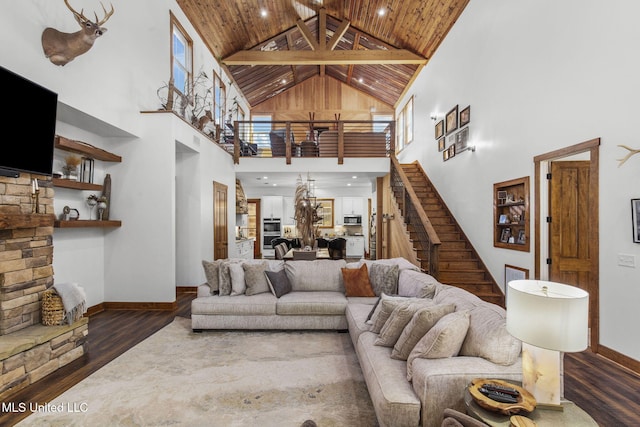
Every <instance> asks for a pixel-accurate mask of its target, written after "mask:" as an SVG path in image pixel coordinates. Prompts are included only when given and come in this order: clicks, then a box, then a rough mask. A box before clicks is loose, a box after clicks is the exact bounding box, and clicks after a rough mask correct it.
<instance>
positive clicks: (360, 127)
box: [219, 120, 395, 164]
mask: <svg viewBox="0 0 640 427" xmlns="http://www.w3.org/2000/svg"><path fill="white" fill-rule="evenodd" d="M394 141H395V123H394V122H393V121H358V120H327V121H323V120H313V121H235V122H234V123H233V126H231V125H227V126H226V130H225V131H224V132H223V133H222V135H221V137H220V141H219V143H220V144H223V145H224V146H225V148H226V149H227V150H228V151H229V152H230V153H232V154H233V157H234V162H235V163H239V162H240V159H241V158H242V157H284V158H286V162H287V164H290V163H291V158H292V157H332V158H337V161H338V164H342V163H343V161H344V158H345V157H388V156H389V154H390V153H394V151H395V145H394Z"/></svg>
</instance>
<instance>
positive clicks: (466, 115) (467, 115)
mask: <svg viewBox="0 0 640 427" xmlns="http://www.w3.org/2000/svg"><path fill="white" fill-rule="evenodd" d="M470 121H471V105H467V106H466V107H464V108H463V109H462V110H460V123H458V126H460V127H462V126H466V125H468V124H469V122H470Z"/></svg>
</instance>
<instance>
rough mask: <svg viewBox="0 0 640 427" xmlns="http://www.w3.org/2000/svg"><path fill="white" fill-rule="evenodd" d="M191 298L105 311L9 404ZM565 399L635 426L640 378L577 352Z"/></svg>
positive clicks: (9, 418)
mask: <svg viewBox="0 0 640 427" xmlns="http://www.w3.org/2000/svg"><path fill="white" fill-rule="evenodd" d="M193 298H195V294H194V293H180V294H178V297H177V301H178V304H177V306H178V307H177V309H176V310H174V311H128V310H108V311H104V312H101V313H97V314H95V315H93V316H91V317H90V319H89V338H88V341H89V351H88V352H87V354H85V355H84V356H83V357H81V358H80V359H78V360H76V361H74V362H72V363H70V364H69V365H67V366H65V367H63V368H61V369H58V370H57V371H55V372H54V373H52V374H50V375H48V376H46V377H45V378H43V379H42V380H40V381H38V382H37V383H35V384H32V385H31V386H29V387H26V388H24V389H22V390H19V391H18V392H16V393H15V394H14V395H12V396H11V398H9V399H8V401H9V402H15V403H16V405H17V404H18V403H20V402H24V403H26V404H27V405H29V403H38V404H43V403H47V402H49V401H51V400H52V399H54V398H55V397H57V396H58V395H60V394H61V393H63V392H64V391H66V390H67V389H69V388H71V387H72V386H73V385H75V384H77V383H79V382H80V381H82V380H83V379H84V378H86V377H88V376H89V375H91V374H92V373H93V372H95V371H97V370H98V369H100V368H101V367H103V366H104V365H106V364H107V363H109V362H110V361H111V360H113V359H115V358H116V357H118V356H119V355H121V354H122V353H124V352H125V351H127V350H128V349H129V348H131V347H133V346H134V345H136V344H138V343H139V342H141V341H143V340H144V339H145V338H147V337H149V336H150V335H152V334H154V333H155V332H157V331H158V330H160V329H162V328H163V327H164V326H166V325H168V324H169V323H171V322H172V321H173V319H174V317H175V316H182V317H190V315H191V300H192V299H193ZM564 383H565V397H566V398H567V399H569V400H572V401H574V402H575V403H576V404H577V405H578V406H580V407H581V408H583V409H584V410H585V411H586V412H588V413H589V415H591V416H592V417H593V418H594V419H595V420H596V421H597V422H598V424H599V425H601V426H605V427H610V426H611V427H627V426H628V427H631V426H639V425H640V375H637V374H635V373H634V372H632V371H630V370H627V369H625V368H623V367H621V366H620V365H618V364H616V363H614V362H611V361H610V360H608V359H605V358H603V357H601V356H599V355H596V354H593V353H590V352H582V353H577V354H567V355H565V376H564ZM27 416H28V413H19V412H8V413H2V414H0V426H13V425H15V424H16V423H17V422H19V421H20V420H22V419H24V418H25V417H27Z"/></svg>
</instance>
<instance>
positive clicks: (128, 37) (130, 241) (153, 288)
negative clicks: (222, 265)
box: [0, 0, 248, 306]
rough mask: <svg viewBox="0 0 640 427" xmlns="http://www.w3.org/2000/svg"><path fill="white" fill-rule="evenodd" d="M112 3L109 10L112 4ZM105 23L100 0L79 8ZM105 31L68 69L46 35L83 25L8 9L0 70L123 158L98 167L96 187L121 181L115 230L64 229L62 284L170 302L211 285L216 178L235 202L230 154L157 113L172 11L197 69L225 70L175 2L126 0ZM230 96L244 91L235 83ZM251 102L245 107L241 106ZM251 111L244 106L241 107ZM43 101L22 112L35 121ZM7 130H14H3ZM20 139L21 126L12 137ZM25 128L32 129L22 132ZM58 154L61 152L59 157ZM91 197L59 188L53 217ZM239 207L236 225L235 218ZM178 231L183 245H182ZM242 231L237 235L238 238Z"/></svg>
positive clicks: (41, 6) (57, 235) (38, 0)
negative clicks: (107, 178) (107, 180)
mask: <svg viewBox="0 0 640 427" xmlns="http://www.w3.org/2000/svg"><path fill="white" fill-rule="evenodd" d="M72 4H73V2H72ZM107 4H108V3H107ZM74 6H75V8H76V9H78V10H80V9H84V13H85V14H87V15H88V16H92V15H93V12H94V11H95V12H96V13H97V14H98V16H99V17H101V16H102V7H101V5H100V2H99V1H98V0H83V2H82V4H80V5H74ZM114 7H115V12H114V14H113V16H112V17H111V18H110V19H109V20H108V22H107V23H106V24H105V27H107V29H108V31H107V32H106V33H105V34H104V35H103V36H102V37H100V38H99V39H97V40H96V42H95V44H94V46H93V47H92V49H91V50H89V51H88V52H87V53H85V54H84V55H81V56H79V57H77V58H76V59H75V60H73V61H72V62H70V63H68V64H67V65H65V66H62V67H60V66H55V65H53V64H52V63H50V62H49V60H48V59H46V58H45V57H44V54H43V51H42V45H41V39H40V37H41V34H42V31H43V30H44V28H46V27H49V26H51V27H54V28H57V29H59V30H61V31H67V32H75V31H77V30H78V29H79V26H78V24H77V22H76V21H75V20H74V18H73V15H72V14H71V12H70V11H69V10H68V9H67V8H66V6H65V5H64V3H63V2H51V1H46V0H27V1H22V2H8V1H3V2H2V3H0V11H1V12H0V38H2V40H5V41H6V42H5V43H2V44H0V58H1V59H0V65H2V66H3V67H5V68H8V69H9V70H11V71H14V72H16V73H18V74H20V75H22V76H24V77H26V78H28V79H30V80H33V81H35V82H37V83H39V84H41V85H43V86H45V87H47V88H49V89H51V90H53V91H55V92H57V93H58V100H59V102H60V104H61V105H62V106H63V107H64V108H63V114H60V110H59V116H58V119H59V121H58V123H57V128H56V131H57V133H59V134H61V135H63V136H66V137H68V138H71V139H78V140H81V141H85V142H87V143H90V144H92V145H95V146H97V147H100V148H103V149H105V150H108V151H111V152H113V153H116V154H118V155H121V156H122V159H123V160H122V163H116V164H110V163H106V162H96V163H97V170H96V177H95V180H94V182H96V183H101V182H102V180H103V178H104V174H105V173H110V174H111V177H112V203H111V218H113V219H120V220H122V227H120V228H115V229H81V230H68V229H56V230H55V232H54V257H53V268H54V280H56V281H76V282H79V283H80V284H82V285H83V286H84V287H85V289H86V290H87V298H88V301H87V302H88V305H89V306H92V305H96V304H99V303H102V302H105V301H109V302H172V301H174V300H175V287H176V286H181V285H184V286H193V285H198V284H200V283H202V282H203V281H204V274H203V272H202V266H201V264H200V263H201V260H202V259H212V256H213V255H212V254H213V226H212V216H213V209H212V206H213V202H212V182H213V181H218V182H222V183H224V184H226V185H227V186H228V187H229V189H230V191H229V203H230V206H231V207H233V206H234V204H235V191H234V185H235V178H234V177H233V174H234V172H233V164H232V160H231V157H230V156H229V155H228V154H227V153H224V152H222V150H221V149H220V148H219V147H217V146H215V145H214V144H213V143H211V142H210V141H209V140H207V139H206V138H204V137H203V136H202V134H200V133H199V132H197V131H194V130H193V128H191V127H190V126H189V125H187V124H185V123H184V122H183V121H182V120H180V119H177V118H176V117H175V116H173V115H171V114H141V111H147V110H151V111H153V110H157V109H158V108H159V107H160V100H159V99H158V96H157V94H156V91H157V89H158V88H159V87H161V86H163V85H164V84H165V83H166V82H167V81H168V79H169V74H170V63H169V54H170V46H169V41H170V37H169V28H170V27H169V18H170V15H169V11H170V9H171V11H172V12H173V13H174V14H175V15H176V17H177V19H178V20H179V21H180V23H181V24H182V25H183V26H184V28H185V29H186V31H187V32H188V33H189V35H190V36H191V37H192V38H193V40H194V71H195V72H196V73H197V72H198V71H199V70H201V69H203V70H205V71H206V72H207V73H208V74H209V77H211V74H210V73H211V69H215V70H216V71H217V72H218V73H219V74H221V75H223V80H224V81H225V82H228V78H227V77H226V76H224V74H222V73H221V72H220V67H219V66H218V64H217V63H216V61H215V59H214V58H213V57H212V56H211V54H210V53H209V51H208V50H207V49H206V48H205V47H204V44H203V43H202V42H201V41H200V40H199V39H198V36H197V33H196V32H195V31H194V30H193V28H192V27H191V26H190V25H189V23H188V22H187V20H186V19H185V17H184V15H183V14H182V12H181V10H180V8H179V7H178V6H177V4H176V3H175V1H173V0H154V1H152V0H144V1H136V2H117V3H115V4H114ZM228 93H229V96H231V97H232V96H234V95H235V89H233V88H228ZM241 101H242V100H241ZM242 107H243V108H244V109H245V111H248V108H246V106H245V105H242ZM37 113H38V103H37V100H34V108H33V111H25V114H31V115H33V117H34V123H37ZM5 132H8V130H7V129H6V128H5ZM14 132H15V130H14ZM25 132H28V130H25ZM58 157H60V155H59V156H58ZM90 193H91V192H86V191H83V192H79V191H78V192H74V191H71V190H66V189H56V198H55V205H54V208H55V211H56V213H57V214H59V213H61V211H62V208H63V207H64V206H65V205H69V206H71V207H75V208H78V209H79V211H80V212H81V218H83V219H86V218H87V217H88V210H87V209H86V205H85V204H84V203H85V199H86V196H87V195H88V194H90ZM234 212H235V211H234V210H230V214H229V219H228V221H229V223H230V224H233V223H234V221H235V216H234ZM177 230H178V231H180V233H181V239H176V234H177ZM233 237H234V236H233V228H231V230H230V232H229V238H230V239H233Z"/></svg>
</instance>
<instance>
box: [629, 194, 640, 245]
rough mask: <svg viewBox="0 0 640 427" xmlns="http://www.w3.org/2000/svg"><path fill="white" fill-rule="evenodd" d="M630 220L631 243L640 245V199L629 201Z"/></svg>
mask: <svg viewBox="0 0 640 427" xmlns="http://www.w3.org/2000/svg"><path fill="white" fill-rule="evenodd" d="M631 220H632V222H633V242H634V243H640V199H631Z"/></svg>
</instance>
